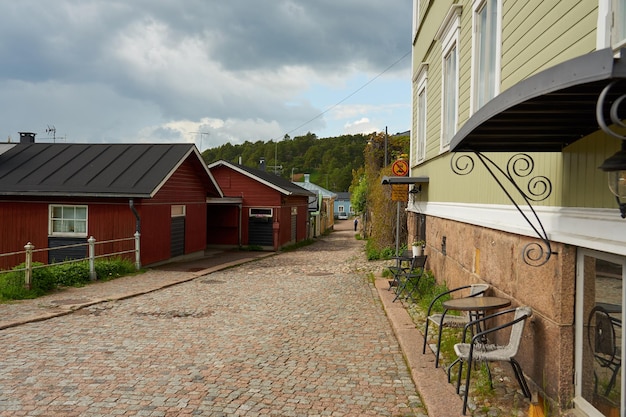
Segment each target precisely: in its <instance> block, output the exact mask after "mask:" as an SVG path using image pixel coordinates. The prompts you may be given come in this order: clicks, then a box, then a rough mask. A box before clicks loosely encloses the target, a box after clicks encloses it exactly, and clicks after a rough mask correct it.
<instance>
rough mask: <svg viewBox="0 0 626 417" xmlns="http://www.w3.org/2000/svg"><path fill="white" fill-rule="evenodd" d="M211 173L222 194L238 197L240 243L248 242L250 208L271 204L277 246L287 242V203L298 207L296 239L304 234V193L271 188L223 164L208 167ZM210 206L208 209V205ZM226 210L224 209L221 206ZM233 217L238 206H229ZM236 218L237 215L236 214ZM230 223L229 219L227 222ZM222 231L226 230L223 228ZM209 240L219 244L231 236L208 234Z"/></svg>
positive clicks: (288, 206)
mask: <svg viewBox="0 0 626 417" xmlns="http://www.w3.org/2000/svg"><path fill="white" fill-rule="evenodd" d="M211 174H212V175H213V177H214V178H215V180H216V181H217V183H218V184H219V186H220V188H221V189H222V192H223V193H224V196H226V197H240V198H242V205H243V207H242V211H243V212H242V233H241V234H242V245H247V244H248V218H249V212H250V208H256V207H260V208H272V209H274V219H273V221H275V222H276V221H277V222H278V223H279V227H280V229H279V232H278V237H279V242H278V243H279V247H282V246H284V245H286V244H288V243H290V242H291V207H292V206H296V207H297V208H298V216H297V235H296V241H301V240H304V239H305V238H306V222H307V219H308V197H307V196H286V195H284V194H282V193H281V192H279V191H277V190H276V189H274V188H271V187H269V186H267V185H265V184H263V183H261V182H260V181H257V180H256V179H254V178H250V177H248V176H247V175H244V174H241V173H239V172H237V171H235V170H233V169H231V168H229V167H227V166H217V167H214V168H211ZM210 210H212V209H210ZM225 210H226V209H225ZM229 210H231V213H232V216H233V217H227V215H225V214H222V216H226V217H227V218H229V219H231V220H232V219H233V218H234V217H235V216H238V208H237V207H236V206H234V205H233V206H229ZM237 221H238V217H237ZM229 224H232V221H231V222H230V223H229ZM222 231H223V232H224V233H226V232H229V231H228V230H226V229H223V230H222ZM209 239H210V240H209V241H210V242H216V243H219V244H230V243H227V242H231V241H232V239H231V238H230V237H228V236H226V235H223V236H220V237H209Z"/></svg>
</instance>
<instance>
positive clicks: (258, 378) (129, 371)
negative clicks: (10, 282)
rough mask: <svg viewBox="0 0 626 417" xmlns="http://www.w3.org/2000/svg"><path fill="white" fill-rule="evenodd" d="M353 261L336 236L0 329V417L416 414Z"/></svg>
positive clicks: (360, 264) (353, 246)
mask: <svg viewBox="0 0 626 417" xmlns="http://www.w3.org/2000/svg"><path fill="white" fill-rule="evenodd" d="M348 223H350V225H351V222H344V224H348ZM362 249H363V242H360V241H357V240H355V239H354V238H353V232H352V231H351V230H350V229H348V228H347V227H345V226H344V228H343V230H339V231H336V232H335V233H332V234H331V235H330V236H329V237H325V238H323V239H321V240H320V241H319V242H316V243H315V244H314V245H312V246H309V247H306V248H303V249H300V250H297V251H293V252H287V253H282V254H279V255H276V256H269V257H266V258H263V259H259V260H256V261H254V262H250V263H246V264H244V265H241V266H237V267H233V268H230V269H226V270H223V271H218V272H214V273H211V274H209V275H203V276H198V277H197V278H195V279H192V280H189V281H187V282H182V283H180V284H177V285H174V286H170V287H167V288H164V289H161V290H159V291H155V292H149V293H146V294H144V295H139V296H136V297H131V298H127V299H122V300H117V301H110V302H105V303H98V304H94V305H91V306H89V307H86V308H82V309H79V310H77V311H75V312H73V313H72V314H67V315H62V316H59V317H55V318H51V319H48V320H44V321H39V322H34V323H27V324H23V325H20V326H16V327H10V328H6V329H4V330H1V331H0V343H1V345H2V350H3V355H2V357H1V358H0V369H1V372H0V416H26V415H28V416H36V415H40V416H114V415H124V416H134V415H136V416H184V415H189V416H191V415H201V416H229V415H245V416H269V415H279V416H366V415H376V416H422V415H426V413H425V411H424V409H423V406H422V404H421V401H420V399H419V396H418V395H417V393H416V388H415V385H414V384H413V382H412V380H411V375H410V372H409V369H408V368H407V365H406V363H405V361H404V358H403V355H402V353H401V351H400V347H399V344H398V342H397V340H396V338H395V336H394V333H393V331H392V329H391V327H390V326H389V321H388V319H387V317H386V316H385V313H384V311H383V309H382V307H381V304H380V300H379V299H378V297H377V295H376V293H375V289H374V288H373V286H372V285H371V283H369V282H368V280H367V277H366V274H367V272H368V270H367V268H376V271H377V272H378V271H380V264H379V263H373V264H370V263H366V262H364V256H363V252H362ZM157 272H160V273H175V272H162V271H157ZM150 273H151V272H147V273H146V274H143V275H138V276H136V277H132V279H134V280H142V279H144V280H145V279H149V278H150V275H149V274H150ZM120 282H122V281H120ZM89 287H92V291H95V288H96V287H98V284H94V285H92V286H88V287H87V288H89ZM87 288H86V289H85V290H86V291H88V290H87ZM80 290H81V289H78V292H75V293H72V294H74V296H76V295H75V294H79V293H80ZM85 294H86V293H83V295H81V296H83V297H84V296H85ZM87 297H93V295H88V296H87ZM2 307H3V306H0V312H1V311H2ZM9 308H11V306H7V311H8V309H9Z"/></svg>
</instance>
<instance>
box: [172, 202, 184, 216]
mask: <svg viewBox="0 0 626 417" xmlns="http://www.w3.org/2000/svg"><path fill="white" fill-rule="evenodd" d="M185 214H186V207H185V205H184V204H174V205H172V207H171V215H172V217H185Z"/></svg>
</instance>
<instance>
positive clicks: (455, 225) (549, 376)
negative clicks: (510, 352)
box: [408, 213, 576, 408]
mask: <svg viewBox="0 0 626 417" xmlns="http://www.w3.org/2000/svg"><path fill="white" fill-rule="evenodd" d="M415 217H416V215H415V214H414V213H412V215H410V216H409V221H408V226H409V236H411V235H412V233H413V234H414V233H415V230H414V229H415V224H416V220H415ZM412 228H413V230H412ZM537 241H538V239H532V238H529V237H526V236H520V235H515V234H511V233H505V232H501V231H497V230H493V229H487V228H483V227H478V226H473V225H469V224H466V223H460V222H455V221H450V220H445V219H440V218H437V217H432V216H428V217H427V220H426V254H427V255H428V264H427V268H428V269H430V270H432V272H433V273H434V275H435V277H436V279H437V281H438V282H439V283H444V282H445V284H446V285H447V287H448V288H454V287H459V286H462V285H467V284H471V283H487V284H490V285H491V286H492V289H491V295H496V296H502V297H506V298H509V299H511V302H512V307H516V306H520V305H528V306H530V307H532V309H533V317H532V318H531V320H530V321H529V322H527V324H526V327H525V329H524V338H523V341H522V345H521V347H520V351H519V353H518V354H517V356H516V359H517V360H518V361H519V362H520V364H521V366H522V369H523V370H524V373H525V374H526V375H527V376H528V378H529V383H530V384H531V389H533V390H536V389H539V390H540V391H544V392H545V393H546V394H547V395H548V396H549V397H550V398H551V399H552V400H555V401H557V402H558V403H559V407H561V408H569V407H570V406H571V405H570V402H571V399H572V398H573V395H574V385H573V373H574V299H575V282H576V279H575V276H576V275H575V264H576V262H575V261H576V248H575V247H571V246H567V245H562V244H557V243H554V242H551V244H552V245H553V248H552V250H553V251H554V252H557V253H556V254H553V255H552V256H551V258H550V260H549V261H548V262H547V263H546V264H545V265H543V266H540V267H533V266H529V265H527V264H526V263H525V262H524V260H523V256H522V250H523V248H524V246H525V245H526V244H528V243H532V242H537ZM505 366H508V365H505ZM531 380H532V381H531Z"/></svg>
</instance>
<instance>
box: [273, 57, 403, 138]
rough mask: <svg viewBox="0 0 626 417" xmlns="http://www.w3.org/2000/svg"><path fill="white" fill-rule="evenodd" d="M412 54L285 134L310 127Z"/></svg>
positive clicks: (398, 60) (400, 59)
mask: <svg viewBox="0 0 626 417" xmlns="http://www.w3.org/2000/svg"><path fill="white" fill-rule="evenodd" d="M410 54H411V51H410V50H409V51H408V52H407V53H405V54H404V55H402V56H401V57H400V58H399V59H397V60H396V61H395V62H394V63H392V64H391V65H389V66H388V67H387V68H385V69H384V70H383V71H382V72H381V73H379V74H378V75H376V76H375V77H373V78H371V79H370V80H369V81H367V82H366V83H365V84H363V85H362V86H360V87H359V88H357V89H356V90H354V91H353V92H352V93H350V94H348V95H347V96H346V97H344V98H343V99H341V100H340V101H338V102H337V103H335V104H333V105H332V106H330V107H329V108H327V109H326V110H324V111H323V112H321V113H319V114H318V115H317V116H315V117H313V118H311V119H309V120H307V121H306V122H304V123H302V124H301V125H300V126H298V127H295V128H293V129H291V130H290V131H289V132H287V133H285V134H286V135H289V134H290V133H293V132H295V131H296V130H298V129H300V128H303V127H304V126H306V125H308V124H309V123H311V122H312V121H314V120H317V119H319V118H320V117H322V116H323V115H325V114H326V113H328V112H329V111H331V110H332V109H334V108H335V107H337V106H339V105H340V104H341V103H343V102H345V101H346V100H348V99H349V98H350V97H352V96H354V95H355V94H356V93H358V92H359V91H361V90H363V89H364V88H365V87H367V86H368V85H370V84H371V83H373V82H374V81H376V80H377V79H378V78H380V77H381V76H382V75H383V74H385V73H386V72H387V71H389V70H390V69H391V68H393V67H395V66H396V65H398V64H399V63H400V62H401V61H402V60H403V59H404V58H406V57H407V56H409V55H410Z"/></svg>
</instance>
